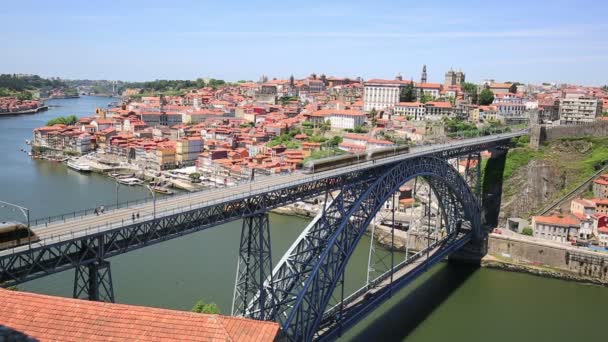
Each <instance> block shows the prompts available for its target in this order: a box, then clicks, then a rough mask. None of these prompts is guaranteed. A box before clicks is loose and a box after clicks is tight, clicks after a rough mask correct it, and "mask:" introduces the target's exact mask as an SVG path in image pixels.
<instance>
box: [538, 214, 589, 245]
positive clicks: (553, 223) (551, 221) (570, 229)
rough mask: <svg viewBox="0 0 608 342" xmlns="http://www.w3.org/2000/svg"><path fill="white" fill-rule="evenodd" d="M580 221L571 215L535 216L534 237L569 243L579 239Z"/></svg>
mask: <svg viewBox="0 0 608 342" xmlns="http://www.w3.org/2000/svg"><path fill="white" fill-rule="evenodd" d="M579 229H580V221H579V220H578V219H577V218H576V217H574V216H570V215H559V216H557V215H556V216H534V217H532V230H533V231H534V237H536V238H540V239H546V240H552V241H557V242H568V241H570V239H571V238H575V237H578V235H579V232H578V231H579Z"/></svg>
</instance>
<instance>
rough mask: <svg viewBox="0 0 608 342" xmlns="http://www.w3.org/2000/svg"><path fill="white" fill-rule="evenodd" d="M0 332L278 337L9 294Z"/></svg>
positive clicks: (226, 319)
mask: <svg viewBox="0 0 608 342" xmlns="http://www.w3.org/2000/svg"><path fill="white" fill-rule="evenodd" d="M0 326H5V327H8V328H10V329H13V330H16V331H18V332H20V333H22V334H25V335H27V336H30V337H32V338H34V339H38V340H40V341H108V340H112V341H161V340H162V341H273V340H274V339H275V337H276V335H277V334H278V331H279V325H278V324H277V323H274V322H263V321H255V320H250V319H244V318H237V317H230V316H222V315H208V314H199V313H193V312H186V311H177V310H167V309H159V308H151V307H144V306H134V305H125V304H112V303H102V302H93V301H87V300H80V299H71V298H63V297H54V296H47V295H40V294H35V293H28V292H20V291H9V290H5V289H0ZM0 340H2V336H0Z"/></svg>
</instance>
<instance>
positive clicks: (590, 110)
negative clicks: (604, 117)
mask: <svg viewBox="0 0 608 342" xmlns="http://www.w3.org/2000/svg"><path fill="white" fill-rule="evenodd" d="M601 113H602V101H601V100H598V99H595V98H590V97H585V96H580V97H565V98H562V99H560V101H559V120H560V123H561V124H579V123H589V122H594V121H595V119H596V118H597V117H598V116H600V115H601Z"/></svg>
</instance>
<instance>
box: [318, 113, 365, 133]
mask: <svg viewBox="0 0 608 342" xmlns="http://www.w3.org/2000/svg"><path fill="white" fill-rule="evenodd" d="M365 118H366V115H365V113H363V112H361V111H358V110H352V109H322V110H317V111H314V112H313V113H312V114H311V115H310V119H311V121H313V122H319V123H323V122H326V121H329V123H330V124H331V129H335V130H342V129H355V127H357V126H362V125H363V124H364V123H365Z"/></svg>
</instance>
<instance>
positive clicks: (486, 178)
mask: <svg viewBox="0 0 608 342" xmlns="http://www.w3.org/2000/svg"><path fill="white" fill-rule="evenodd" d="M490 152H491V153H492V155H491V157H490V158H489V159H488V161H487V163H486V167H485V169H484V170H481V168H480V165H481V160H479V162H478V168H477V169H478V171H476V172H479V173H480V174H479V175H478V177H479V179H478V181H477V182H476V183H477V184H478V186H479V185H481V191H480V193H479V195H478V196H480V198H479V200H480V202H481V210H482V211H481V223H482V230H481V235H480V236H477V237H476V238H474V239H473V240H472V241H471V242H469V243H468V244H466V245H465V246H463V247H462V248H461V249H460V250H459V251H457V252H456V253H453V254H452V255H450V257H449V260H450V262H463V263H467V264H475V265H479V264H480V262H481V258H483V257H484V256H485V255H486V253H487V252H488V234H489V232H490V231H491V230H492V229H493V228H495V227H496V226H497V225H498V214H499V213H500V204H501V199H502V184H503V174H504V169H505V162H506V160H507V153H508V149H506V148H493V149H491V150H490ZM481 172H483V184H481V177H480V176H481Z"/></svg>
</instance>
